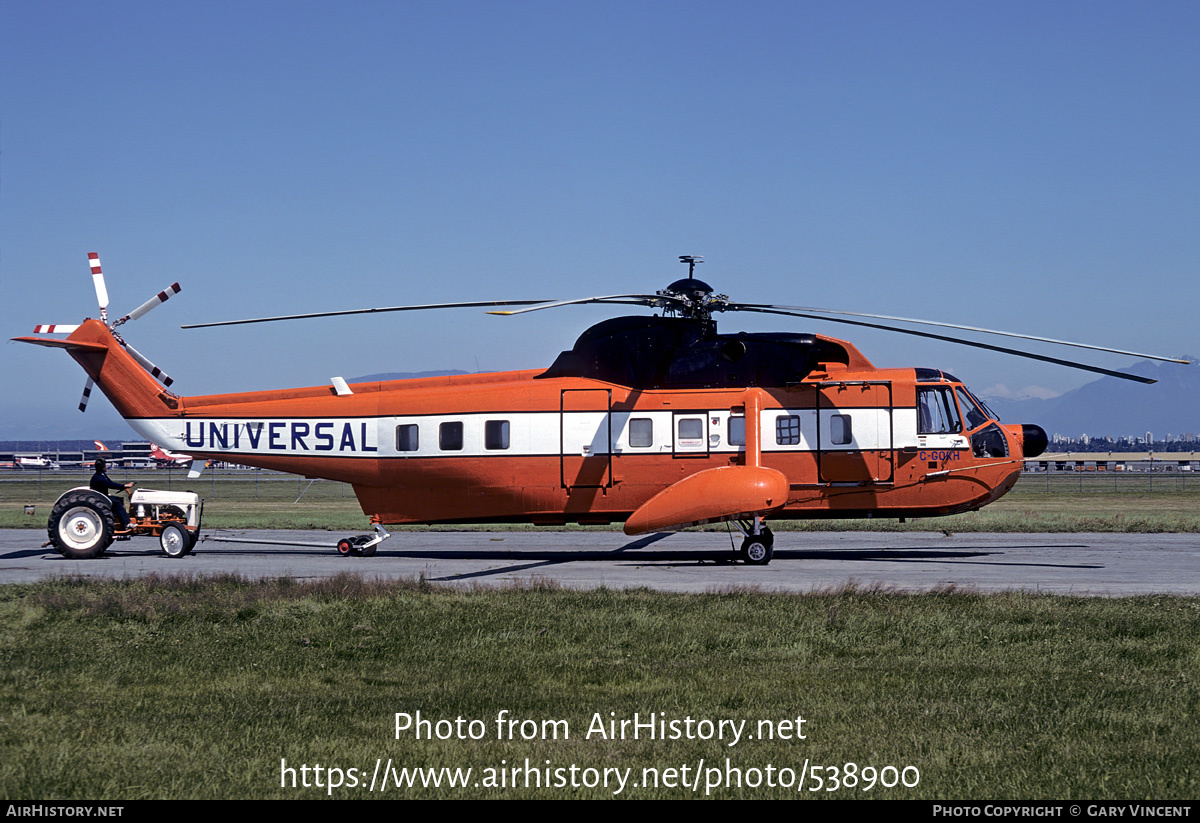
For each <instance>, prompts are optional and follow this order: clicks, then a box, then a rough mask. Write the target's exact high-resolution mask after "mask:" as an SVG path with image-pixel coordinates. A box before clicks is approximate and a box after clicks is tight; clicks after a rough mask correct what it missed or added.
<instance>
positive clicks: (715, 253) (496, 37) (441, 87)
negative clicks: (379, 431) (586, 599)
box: [0, 0, 1200, 439]
mask: <svg viewBox="0 0 1200 823" xmlns="http://www.w3.org/2000/svg"><path fill="white" fill-rule="evenodd" d="M1198 35H1200V6H1197V5H1196V4H1195V3H1183V2H1156V3H1153V4H1138V5H1135V4H1133V3H1111V2H1080V3H1073V2H1071V3H1045V2H1038V3H1023V2H1005V3H983V2H980V3H962V2H946V3H937V2H911V3H895V2H854V3H845V2H841V3H834V2H790V3H780V2H751V3H744V2H743V3H738V4H734V3H729V2H726V3H715V2H679V3H672V2H639V3H627V2H386V3H385V2H357V3H354V2H350V3H338V4H334V3H331V2H329V3H313V2H308V3H305V2H238V3H231V2H212V1H211V0H206V1H205V2H202V3H187V2H173V3H128V2H105V3H95V2H79V3H77V2H22V0H6V1H5V3H4V4H3V5H0V305H3V308H4V310H3V312H2V314H0V316H2V317H3V320H4V324H5V329H4V330H5V337H6V338H7V337H14V336H17V335H21V334H28V333H29V332H30V331H31V330H32V327H33V325H34V324H36V323H51V322H56V323H74V322H78V321H79V320H80V319H82V318H83V317H84V316H90V315H95V314H96V306H95V297H94V294H93V292H92V288H91V284H90V282H89V279H90V278H89V277H88V268H87V260H86V254H87V252H89V251H98V252H99V253H100V255H101V260H102V261H103V263H104V270H105V274H106V276H107V280H108V287H109V291H110V293H111V295H112V304H113V305H112V306H111V309H112V310H113V311H114V312H116V313H118V314H121V313H124V312H126V311H128V310H129V309H130V308H132V307H134V306H136V305H137V304H139V303H141V302H142V301H143V300H144V299H146V298H147V297H149V296H150V295H151V294H152V293H154V292H156V291H158V290H159V289H161V288H163V287H165V286H167V285H169V284H170V283H171V282H173V281H175V280H178V281H179V282H180V283H181V284H182V286H183V292H182V293H181V294H180V295H179V296H177V297H176V298H174V299H173V300H172V301H171V302H170V303H168V304H167V305H166V306H163V307H161V308H159V309H157V310H156V311H155V312H153V313H152V314H150V315H149V316H147V317H145V318H143V319H141V320H139V321H137V323H136V324H133V325H131V326H129V327H127V330H128V334H127V339H129V341H130V342H131V343H133V345H135V346H136V347H137V348H138V349H139V350H141V351H142V352H143V353H145V354H147V355H148V356H150V357H151V359H153V360H155V361H156V362H157V363H158V364H159V365H160V366H162V367H163V368H164V369H165V370H166V371H168V372H169V373H171V374H172V375H173V376H174V377H175V378H176V384H175V386H174V387H173V388H175V389H176V390H177V391H179V393H181V394H204V393H212V392H220V391H241V390H253V389H256V388H278V387H284V386H290V385H312V384H319V383H327V382H328V378H329V377H331V376H333V375H343V376H347V377H351V376H355V375H361V374H369V373H375V372H387V371H420V370H427V369H443V368H460V369H466V370H472V371H473V370H475V369H476V368H479V369H482V370H485V371H486V370H501V369H512V368H531V367H537V366H542V365H548V364H549V362H550V361H551V360H552V359H553V357H554V356H555V355H556V354H557V353H558V352H559V351H560V350H561V349H564V348H568V347H569V346H570V344H571V343H572V342H573V340H574V338H575V337H576V336H577V334H578V333H579V332H580V331H582V329H583V328H585V327H586V326H587V325H589V324H591V323H593V322H598V321H599V320H601V319H604V318H605V317H607V316H611V315H612V314H613V313H614V311H615V309H613V308H600V307H573V308H565V309H560V310H556V311H552V312H540V313H535V314H533V315H528V316H525V317H514V318H499V317H492V316H488V315H484V314H482V313H481V312H476V311H472V310H456V311H450V312H437V313H427V314H424V315H419V316H418V315H414V314H402V315H383V316H377V317H371V318H358V319H322V320H314V321H297V322H289V323H279V324H274V325H270V326H252V327H241V328H234V329H224V330H218V329H212V330H194V331H182V330H180V329H179V328H178V327H179V325H180V324H182V323H190V322H203V321H209V320H221V319H232V318H240V317H257V316H262V315H267V314H286V313H298V312H307V311H319V310H324V309H350V308H363V307H368V306H388V305H397V304H403V303H426V302H444V301H449V300H486V299H502V298H568V297H578V296H584V295H589V294H611V293H616V292H627V291H637V292H643V291H647V290H654V289H658V288H662V287H663V286H665V285H666V284H667V283H668V282H670V281H671V280H673V279H675V278H676V277H678V276H680V275H681V274H683V273H684V271H683V268H682V267H681V266H680V265H679V264H678V263H677V262H675V260H676V257H677V256H678V255H680V254H702V255H704V256H705V258H706V262H705V264H704V265H703V266H702V267H701V270H700V273H701V275H702V276H703V277H704V278H705V279H706V280H708V281H709V282H710V283H712V284H713V285H714V286H715V287H717V289H718V291H722V292H724V293H727V294H729V295H730V296H732V297H734V298H735V299H740V300H744V301H747V302H773V303H786V304H800V305H815V306H825V307H831V308H845V309H850V310H858V311H873V312H880V313H885V314H897V315H903V316H913V317H928V318H932V319H938V320H948V321H951V322H962V323H968V324H972V325H980V326H987V327H992V328H1005V329H1012V330H1016V331H1022V332H1029V333H1035V334H1039V333H1040V334H1046V335H1049V336H1053V337H1060V338H1068V339H1082V340H1085V341H1089V342H1102V343H1109V344H1112V345H1115V346H1119V347H1122V348H1131V349H1136V350H1142V351H1151V352H1156V353H1163V354H1185V353H1186V354H1198V353H1200V346H1197V345H1196V344H1195V341H1194V332H1193V329H1194V326H1195V323H1194V305H1193V300H1192V298H1193V296H1194V295H1195V293H1196V285H1195V282H1196V278H1195V273H1196V272H1197V269H1198V264H1200V234H1198V232H1197V226H1198V225H1200V200H1198V198H1197V193H1198V192H1200V159H1198V158H1197V151H1196V147H1197V146H1200V109H1198V104H1200V71H1198V64H1197V60H1196V51H1195V43H1196V42H1197V36H1198ZM721 328H722V330H724V331H736V330H738V329H746V330H751V331H760V330H794V331H817V332H821V333H825V334H831V335H833V336H838V337H845V338H847V339H850V340H852V341H853V342H854V343H855V344H856V345H858V346H859V348H860V349H862V350H863V352H864V353H865V354H866V355H867V356H868V357H869V358H871V359H872V360H873V361H874V362H875V363H876V364H877V365H880V366H906V365H908V366H911V365H920V366H936V367H941V368H946V369H949V370H951V371H954V372H955V373H957V374H959V376H961V377H963V378H964V379H966V380H967V381H968V382H969V383H971V384H972V385H973V386H975V387H976V388H979V389H987V388H990V387H994V386H996V385H998V384H1003V385H1005V386H1007V387H1008V388H1009V389H1010V390H1019V389H1021V388H1023V387H1026V386H1040V387H1043V388H1045V389H1048V390H1050V391H1054V392H1061V391H1065V390H1067V389H1070V388H1072V387H1074V386H1077V385H1079V384H1081V383H1083V382H1086V381H1087V380H1089V379H1090V377H1089V376H1088V375H1086V374H1084V373H1082V372H1072V371H1068V370H1065V369H1061V368H1058V367H1052V366H1044V365H1040V364H1034V363H1032V362H1029V361H1022V360H1015V359H1012V358H1005V357H1002V356H1000V355H994V354H987V353H980V352H976V351H973V350H968V349H961V348H959V347H952V346H949V345H947V344H941V343H935V342H932V341H918V340H915V339H909V338H906V337H903V336H899V335H888V334H886V333H884V332H874V331H869V330H859V329H852V328H851V327H845V326H838V325H834V324H825V323H821V324H818V323H814V322H810V321H803V320H794V321H791V320H788V319H785V318H765V317H764V318H756V317H749V316H744V315H743V316H738V315H727V316H724V317H722V318H721ZM1065 356H1068V357H1070V356H1071V355H1070V354H1066V355H1065ZM1083 359H1086V358H1083ZM1093 362H1096V363H1099V364H1101V365H1106V366H1113V367H1121V366H1124V365H1128V364H1129V363H1130V362H1131V361H1130V360H1129V358H1120V357H1109V356H1096V357H1095V358H1093ZM0 378H2V379H3V381H4V385H6V386H7V387H9V390H8V391H6V392H5V393H4V396H3V397H2V398H0V439H2V438H6V437H30V438H33V437H43V438H51V437H53V438H58V437H93V436H97V437H104V436H107V437H114V436H115V437H121V436H126V435H128V434H130V430H128V429H127V428H125V427H124V426H123V424H122V423H120V421H119V419H118V418H117V417H116V415H115V413H114V412H113V411H112V410H111V407H110V406H109V405H108V403H107V401H106V400H104V399H103V398H98V399H95V400H94V401H93V408H92V409H90V410H89V412H88V414H87V415H86V416H82V415H79V413H78V412H77V411H75V405H76V403H77V402H78V397H79V393H80V390H81V388H82V384H83V375H82V372H81V371H80V370H79V369H78V367H77V366H75V364H74V363H73V362H72V361H70V359H69V358H67V357H66V356H65V355H64V354H62V353H61V352H55V351H51V350H47V349H40V348H35V347H31V346H24V345H20V344H14V343H7V344H5V345H4V347H3V355H2V356H0Z"/></svg>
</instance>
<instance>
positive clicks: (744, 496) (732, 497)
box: [625, 466, 789, 535]
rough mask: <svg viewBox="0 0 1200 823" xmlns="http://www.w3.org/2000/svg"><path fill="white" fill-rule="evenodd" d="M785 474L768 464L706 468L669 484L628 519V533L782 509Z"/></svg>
mask: <svg viewBox="0 0 1200 823" xmlns="http://www.w3.org/2000/svg"><path fill="white" fill-rule="evenodd" d="M788 491H789V489H788V479H787V477H786V475H784V474H783V472H780V471H776V470H775V469H768V468H765V467H763V466H721V467H719V468H716V469H705V470H704V471H702V472H697V473H696V474H693V475H692V476H690V477H685V478H684V479H683V480H680V481H679V482H678V483H675V484H674V485H672V486H668V487H667V488H665V489H663V490H662V491H661V492H659V493H658V494H656V495H654V497H652V498H650V499H649V500H647V501H646V502H645V503H643V504H642V506H641V507H640V508H639V509H638V510H637V511H635V512H634V513H633V514H632V515H631V516H630V518H629V519H628V520H627V521H625V534H629V535H634V534H645V533H646V532H652V531H662V530H664V529H681V528H684V527H685V526H698V525H700V524H701V523H715V522H718V521H721V520H738V519H741V518H745V517H751V516H753V515H755V514H764V513H766V512H769V511H772V510H774V509H779V508H782V507H783V506H784V505H785V504H786V503H787V501H788Z"/></svg>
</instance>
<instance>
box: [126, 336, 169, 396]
mask: <svg viewBox="0 0 1200 823" xmlns="http://www.w3.org/2000/svg"><path fill="white" fill-rule="evenodd" d="M125 351H127V352H129V354H130V356H132V357H133V359H134V360H136V361H137V362H138V365H139V366H141V367H142V368H143V369H145V370H146V371H148V372H150V376H151V377H153V378H154V379H155V380H157V381H158V382H160V383H162V384H163V385H164V386H170V385H171V384H172V383H174V382H175V381H174V380H172V379H171V376H170V375H169V374H167V373H166V372H165V371H163V370H162V369H160V368H159V367H158V366H156V365H154V364H153V363H151V362H150V361H149V360H147V359H146V356H145V355H144V354H142V353H141V352H140V351H138V350H137V349H135V348H134V347H133V346H131V345H129V344H128V343H126V344H125Z"/></svg>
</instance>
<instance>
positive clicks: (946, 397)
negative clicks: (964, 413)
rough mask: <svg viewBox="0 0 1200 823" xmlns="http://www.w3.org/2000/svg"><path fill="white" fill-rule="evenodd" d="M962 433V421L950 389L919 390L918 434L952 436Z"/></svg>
mask: <svg viewBox="0 0 1200 823" xmlns="http://www.w3.org/2000/svg"><path fill="white" fill-rule="evenodd" d="M960 431H962V419H961V418H960V417H959V416H958V407H957V406H955V405H954V398H953V397H952V396H951V394H950V390H949V389H945V388H928V389H924V388H918V389H917V432H918V433H919V434H951V433H953V432H960Z"/></svg>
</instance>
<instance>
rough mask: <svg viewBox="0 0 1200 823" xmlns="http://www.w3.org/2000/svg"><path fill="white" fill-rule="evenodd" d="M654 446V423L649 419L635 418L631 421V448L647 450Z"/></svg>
mask: <svg viewBox="0 0 1200 823" xmlns="http://www.w3.org/2000/svg"><path fill="white" fill-rule="evenodd" d="M653 445H654V421H653V420H651V419H650V418H649V417H633V418H630V420H629V446H630V448H633V449H646V448H649V447H650V446H653Z"/></svg>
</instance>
